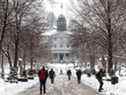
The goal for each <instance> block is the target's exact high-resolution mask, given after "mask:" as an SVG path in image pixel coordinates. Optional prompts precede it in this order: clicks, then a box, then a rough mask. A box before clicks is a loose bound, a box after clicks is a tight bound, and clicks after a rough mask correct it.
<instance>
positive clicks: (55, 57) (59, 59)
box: [44, 14, 72, 63]
mask: <svg viewBox="0 0 126 95" xmlns="http://www.w3.org/2000/svg"><path fill="white" fill-rule="evenodd" d="M71 34H72V33H71V32H69V31H67V21H66V18H65V16H64V15H62V14H61V15H59V17H58V19H57V25H56V28H53V29H51V30H49V31H47V32H46V33H45V34H44V35H45V37H46V40H47V39H48V47H49V49H50V50H51V53H52V61H53V62H55V63H69V62H71V61H72V53H71V51H72V48H71V44H70V41H71Z"/></svg>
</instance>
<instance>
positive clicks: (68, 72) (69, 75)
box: [67, 70, 72, 80]
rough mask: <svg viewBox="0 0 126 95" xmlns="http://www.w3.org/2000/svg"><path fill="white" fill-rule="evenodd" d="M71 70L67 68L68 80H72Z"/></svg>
mask: <svg viewBox="0 0 126 95" xmlns="http://www.w3.org/2000/svg"><path fill="white" fill-rule="evenodd" d="M71 74H72V73H71V70H67V76H68V80H71Z"/></svg>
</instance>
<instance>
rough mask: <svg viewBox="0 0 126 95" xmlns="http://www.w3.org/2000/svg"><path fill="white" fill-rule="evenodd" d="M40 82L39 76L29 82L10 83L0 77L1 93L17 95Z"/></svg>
mask: <svg viewBox="0 0 126 95" xmlns="http://www.w3.org/2000/svg"><path fill="white" fill-rule="evenodd" d="M37 82H38V78H35V79H34V80H28V82H18V83H8V82H4V81H3V80H2V79H0V95H16V94H17V93H19V92H21V91H24V90H26V89H27V88H30V87H32V86H34V85H36V83H37Z"/></svg>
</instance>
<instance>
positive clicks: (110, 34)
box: [107, 1, 113, 74]
mask: <svg viewBox="0 0 126 95" xmlns="http://www.w3.org/2000/svg"><path fill="white" fill-rule="evenodd" d="M110 12H111V10H110V2H109V1H108V23H107V31H108V73H109V74H110V73H111V72H112V66H113V62H112V59H113V54H112V48H113V46H112V33H111V17H110Z"/></svg>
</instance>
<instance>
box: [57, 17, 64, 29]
mask: <svg viewBox="0 0 126 95" xmlns="http://www.w3.org/2000/svg"><path fill="white" fill-rule="evenodd" d="M57 30H58V31H66V18H65V16H64V15H59V17H58V19H57Z"/></svg>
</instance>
